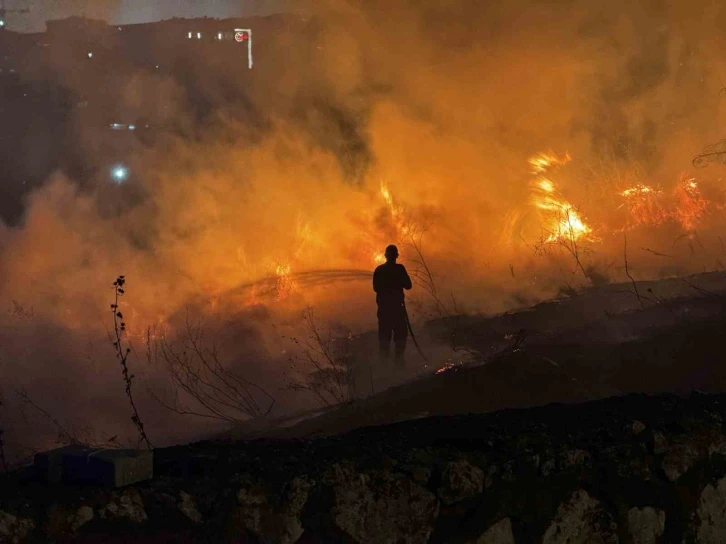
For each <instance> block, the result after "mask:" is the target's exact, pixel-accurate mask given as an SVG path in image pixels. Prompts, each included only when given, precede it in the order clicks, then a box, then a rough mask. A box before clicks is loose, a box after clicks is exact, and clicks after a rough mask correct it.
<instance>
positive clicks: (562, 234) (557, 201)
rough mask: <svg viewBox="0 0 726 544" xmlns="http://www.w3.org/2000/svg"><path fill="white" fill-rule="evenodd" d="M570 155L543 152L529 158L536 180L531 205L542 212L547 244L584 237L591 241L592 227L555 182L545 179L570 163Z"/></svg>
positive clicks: (574, 240)
mask: <svg viewBox="0 0 726 544" xmlns="http://www.w3.org/2000/svg"><path fill="white" fill-rule="evenodd" d="M570 160H571V159H570V156H569V155H568V154H567V153H565V154H564V155H556V154H554V153H542V154H540V155H537V156H535V157H532V158H531V159H529V163H530V164H531V165H532V173H533V174H535V180H534V182H533V183H532V204H533V205H534V206H535V207H536V208H537V209H539V210H542V212H543V214H542V215H543V218H542V227H543V229H544V230H545V234H546V238H545V241H547V242H556V241H559V240H565V241H569V242H576V241H578V240H579V239H581V238H585V237H587V238H591V239H592V228H591V227H590V226H589V225H588V224H587V223H586V222H585V220H584V219H583V218H582V217H581V215H580V212H579V211H578V210H577V209H576V208H575V207H574V206H573V205H572V204H570V203H569V202H568V201H567V200H565V198H564V197H563V196H562V195H561V194H559V193H558V191H557V189H556V187H555V182H554V181H553V180H552V179H550V178H549V177H547V176H546V174H547V173H548V172H549V170H550V169H551V168H553V167H557V166H563V165H565V164H567V163H568V162H570Z"/></svg>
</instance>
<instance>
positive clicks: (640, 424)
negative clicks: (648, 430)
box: [630, 419, 645, 435]
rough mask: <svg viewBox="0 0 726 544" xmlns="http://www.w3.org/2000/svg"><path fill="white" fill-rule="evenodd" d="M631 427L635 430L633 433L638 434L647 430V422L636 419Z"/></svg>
mask: <svg viewBox="0 0 726 544" xmlns="http://www.w3.org/2000/svg"><path fill="white" fill-rule="evenodd" d="M630 429H631V431H632V432H633V434H635V435H638V434H640V433H642V432H643V431H644V430H645V423H643V422H642V421H638V420H637V419H634V420H633V423H632V425H631V426H630Z"/></svg>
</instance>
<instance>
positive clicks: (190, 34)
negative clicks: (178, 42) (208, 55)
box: [189, 32, 192, 40]
mask: <svg viewBox="0 0 726 544" xmlns="http://www.w3.org/2000/svg"><path fill="white" fill-rule="evenodd" d="M189 39H190V40H191V39H192V33H191V32H190V33H189Z"/></svg>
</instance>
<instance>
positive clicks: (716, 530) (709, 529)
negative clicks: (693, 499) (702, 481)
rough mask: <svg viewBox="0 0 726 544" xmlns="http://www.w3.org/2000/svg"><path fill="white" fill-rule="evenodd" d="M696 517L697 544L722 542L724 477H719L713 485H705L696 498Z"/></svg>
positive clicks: (725, 508) (724, 531)
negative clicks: (699, 495)
mask: <svg viewBox="0 0 726 544" xmlns="http://www.w3.org/2000/svg"><path fill="white" fill-rule="evenodd" d="M696 517H697V519H698V523H696V542H697V543H698V544H718V543H722V542H723V535H726V478H721V479H720V480H719V481H718V482H717V484H716V486H715V487H714V486H712V485H707V486H706V487H705V489H704V490H703V492H702V493H701V497H700V498H699V500H698V507H697V508H696Z"/></svg>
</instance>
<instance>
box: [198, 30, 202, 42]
mask: <svg viewBox="0 0 726 544" xmlns="http://www.w3.org/2000/svg"><path fill="white" fill-rule="evenodd" d="M197 39H198V40H201V39H202V33H201V32H197Z"/></svg>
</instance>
